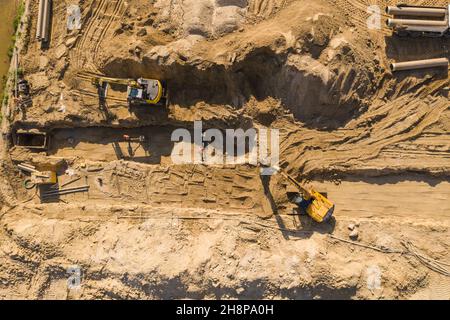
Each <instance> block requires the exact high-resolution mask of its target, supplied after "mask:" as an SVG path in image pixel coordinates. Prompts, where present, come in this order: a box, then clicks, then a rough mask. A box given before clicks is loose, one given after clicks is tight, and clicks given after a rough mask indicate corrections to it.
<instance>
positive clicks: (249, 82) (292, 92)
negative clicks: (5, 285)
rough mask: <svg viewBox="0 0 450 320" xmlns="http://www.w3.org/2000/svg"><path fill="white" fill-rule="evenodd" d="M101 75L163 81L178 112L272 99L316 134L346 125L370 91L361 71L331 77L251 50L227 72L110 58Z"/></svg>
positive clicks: (294, 59) (305, 61)
mask: <svg viewBox="0 0 450 320" xmlns="http://www.w3.org/2000/svg"><path fill="white" fill-rule="evenodd" d="M102 72H104V73H105V74H106V75H107V76H109V77H117V78H138V77H146V78H159V79H164V80H166V81H167V83H168V87H169V90H170V103H171V104H173V105H179V106H181V107H190V106H192V105H195V104H196V103H198V102H204V103H207V104H209V105H229V106H232V107H233V108H236V109H238V108H241V107H242V106H243V105H245V104H246V103H247V102H248V101H249V100H250V99H251V98H253V97H254V98H256V99H257V101H264V100H265V99H267V98H269V97H272V98H275V99H277V100H279V101H281V103H282V105H283V106H284V107H285V108H286V109H288V110H289V111H290V112H292V113H293V115H294V116H295V118H296V119H297V120H299V121H301V122H303V123H305V124H306V125H309V126H312V127H314V128H318V129H330V128H331V129H333V128H337V127H340V126H343V125H345V124H346V123H347V122H348V121H350V120H351V119H352V118H353V117H355V115H357V114H358V112H360V111H361V109H362V108H365V107H366V105H365V104H364V102H363V97H365V96H367V94H368V93H369V92H371V90H372V89H371V86H370V81H369V80H368V79H369V77H367V75H366V74H365V72H364V71H362V72H356V71H354V70H351V69H350V70H334V71H330V70H329V69H328V68H327V67H325V66H324V65H322V64H320V63H319V62H318V61H317V60H314V59H313V58H311V57H310V56H309V55H304V56H299V55H288V54H277V53H275V52H273V51H272V50H271V49H269V48H260V49H258V50H255V51H254V52H252V53H250V54H249V55H247V56H246V57H245V59H244V60H243V61H239V62H236V63H234V64H233V65H231V66H229V67H226V66H224V65H218V64H209V65H208V66H206V67H204V66H194V65H192V64H188V63H186V64H182V63H172V64H171V65H166V66H165V65H160V64H158V63H157V62H155V60H152V59H150V58H149V57H147V56H144V57H143V58H142V60H141V61H137V60H133V59H121V58H115V59H113V60H111V61H109V62H107V63H106V64H105V65H104V67H103V68H102ZM356 83H358V86H357V88H355V84H356ZM123 90H124V89H123Z"/></svg>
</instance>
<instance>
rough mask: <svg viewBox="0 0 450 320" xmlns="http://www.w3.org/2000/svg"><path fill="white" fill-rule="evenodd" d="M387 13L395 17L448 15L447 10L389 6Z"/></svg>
mask: <svg viewBox="0 0 450 320" xmlns="http://www.w3.org/2000/svg"><path fill="white" fill-rule="evenodd" d="M386 13H387V14H391V15H394V16H417V17H420V16H422V17H442V16H445V14H446V13H447V9H445V8H421V7H396V6H394V7H393V6H389V7H387V8H386Z"/></svg>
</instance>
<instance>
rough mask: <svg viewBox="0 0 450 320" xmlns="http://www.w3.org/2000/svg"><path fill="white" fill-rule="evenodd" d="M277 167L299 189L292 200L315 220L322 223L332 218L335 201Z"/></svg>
mask: <svg viewBox="0 0 450 320" xmlns="http://www.w3.org/2000/svg"><path fill="white" fill-rule="evenodd" d="M275 169H276V170H277V171H278V173H280V174H281V175H282V176H283V177H284V178H285V179H286V180H288V181H289V182H290V183H291V184H292V185H293V186H294V187H295V189H296V190H297V191H298V195H297V196H294V197H291V200H292V201H293V202H294V203H295V204H297V205H298V206H299V207H300V208H301V209H303V210H304V211H305V212H306V213H307V214H308V215H309V216H310V217H311V218H312V219H313V220H314V221H316V222H319V223H321V222H326V221H328V220H330V219H331V217H332V216H333V213H334V208H335V205H334V203H333V202H331V201H330V200H328V199H327V197H326V196H324V195H323V194H321V193H320V192H317V191H316V190H314V189H308V188H306V187H304V186H303V185H302V184H301V183H299V182H298V181H297V180H295V179H294V178H293V177H292V176H290V175H289V174H288V173H287V172H286V171H284V170H283V169H281V168H280V167H275Z"/></svg>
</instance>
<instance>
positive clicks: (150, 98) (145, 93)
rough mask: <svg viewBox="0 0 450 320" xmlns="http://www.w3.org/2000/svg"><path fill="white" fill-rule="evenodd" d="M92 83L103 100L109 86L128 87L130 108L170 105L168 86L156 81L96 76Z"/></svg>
mask: <svg viewBox="0 0 450 320" xmlns="http://www.w3.org/2000/svg"><path fill="white" fill-rule="evenodd" d="M91 82H92V84H93V85H95V86H96V87H97V88H98V89H99V94H100V95H101V97H102V98H106V95H107V91H108V84H111V83H113V84H119V85H125V86H127V101H128V105H129V106H130V107H136V106H155V105H164V106H166V105H167V103H168V95H167V85H166V83H165V82H163V81H159V80H156V79H144V78H139V79H137V80H134V79H119V78H107V77H100V76H95V77H92V78H91Z"/></svg>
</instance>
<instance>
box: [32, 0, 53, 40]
mask: <svg viewBox="0 0 450 320" xmlns="http://www.w3.org/2000/svg"><path fill="white" fill-rule="evenodd" d="M51 6H52V1H51V0H39V11H38V17H37V26H36V39H37V40H38V41H43V42H48V38H49V36H50V19H51Z"/></svg>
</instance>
